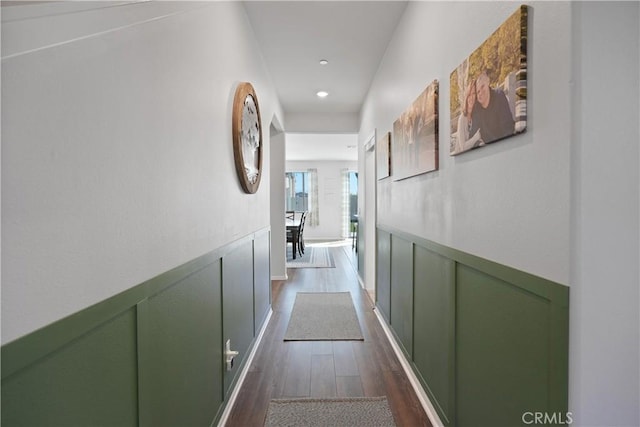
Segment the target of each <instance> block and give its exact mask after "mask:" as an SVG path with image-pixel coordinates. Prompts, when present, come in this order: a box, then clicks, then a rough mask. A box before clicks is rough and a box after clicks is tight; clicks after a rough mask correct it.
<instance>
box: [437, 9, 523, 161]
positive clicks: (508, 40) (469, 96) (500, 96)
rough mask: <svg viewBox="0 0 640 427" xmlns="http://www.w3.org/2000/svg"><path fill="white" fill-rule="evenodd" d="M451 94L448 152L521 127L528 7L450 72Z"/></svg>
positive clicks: (481, 143) (466, 148) (501, 136)
mask: <svg viewBox="0 0 640 427" xmlns="http://www.w3.org/2000/svg"><path fill="white" fill-rule="evenodd" d="M450 95H451V96H450V109H451V140H450V148H449V153H450V154H451V155H457V154H460V153H463V152H465V151H469V150H471V149H474V148H478V147H482V146H484V145H486V144H490V143H492V142H495V141H499V140H502V139H504V138H508V137H510V136H512V135H516V134H519V133H522V132H524V131H525V130H526V128H527V6H520V7H519V8H518V10H517V11H516V12H515V13H513V15H511V16H510V17H509V18H507V20H506V21H505V22H504V23H503V24H502V25H501V26H500V27H499V28H498V29H497V30H496V31H495V32H494V33H493V34H491V36H489V38H488V39H487V40H485V41H484V42H483V43H482V44H481V45H480V47H479V48H478V49H476V50H475V51H474V52H473V53H472V54H471V55H469V57H468V58H465V60H464V61H463V62H462V63H461V64H460V65H459V66H458V67H457V68H456V69H455V70H453V72H452V73H451V76H450Z"/></svg>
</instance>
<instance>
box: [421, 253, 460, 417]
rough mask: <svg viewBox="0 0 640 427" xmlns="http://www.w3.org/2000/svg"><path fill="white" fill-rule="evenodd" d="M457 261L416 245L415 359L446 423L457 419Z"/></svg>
mask: <svg viewBox="0 0 640 427" xmlns="http://www.w3.org/2000/svg"><path fill="white" fill-rule="evenodd" d="M454 268H455V263H454V262H453V261H452V260H450V259H448V258H446V257H444V256H442V255H439V254H437V253H435V252H432V251H430V250H427V249H425V248H423V247H421V246H418V245H416V246H415V249H414V276H415V285H414V290H413V292H414V309H413V311H414V314H413V316H414V322H415V323H414V333H413V337H414V341H413V355H414V357H413V361H414V363H415V367H416V369H417V371H418V372H419V373H420V378H421V380H422V383H423V386H424V387H425V390H426V391H427V393H428V394H429V397H430V398H431V401H432V402H433V403H434V406H435V407H436V409H437V410H438V412H439V416H440V418H441V419H442V420H443V422H445V423H446V424H450V422H451V420H452V419H453V406H454V398H455V394H454V389H453V387H452V385H453V384H454V363H453V362H454V347H453V344H454V341H453V339H452V337H453V334H454V332H455V329H454V326H455V325H454V322H455V294H454V292H453V291H454V287H453V286H452V283H453V280H454V274H455V270H454Z"/></svg>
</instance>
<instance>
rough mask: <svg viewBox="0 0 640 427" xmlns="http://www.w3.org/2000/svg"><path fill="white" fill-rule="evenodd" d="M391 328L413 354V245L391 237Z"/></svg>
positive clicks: (405, 347) (405, 348)
mask: <svg viewBox="0 0 640 427" xmlns="http://www.w3.org/2000/svg"><path fill="white" fill-rule="evenodd" d="M391 248H392V250H391V326H392V327H393V330H394V332H395V333H396V335H397V337H398V339H399V340H400V342H401V344H402V345H403V347H404V350H405V351H406V352H407V354H408V355H409V356H411V355H412V354H413V243H412V242H410V241H408V240H405V239H404V238H402V237H399V236H396V235H392V236H391Z"/></svg>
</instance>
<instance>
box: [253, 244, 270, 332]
mask: <svg viewBox="0 0 640 427" xmlns="http://www.w3.org/2000/svg"><path fill="white" fill-rule="evenodd" d="M270 236H271V235H270V234H269V233H268V232H264V233H261V234H259V235H256V238H255V240H254V244H253V254H254V259H253V262H254V266H253V271H254V272H255V284H254V295H255V302H254V306H255V309H254V316H253V317H254V319H255V324H254V327H253V330H254V332H253V334H254V336H255V335H257V334H258V331H260V327H261V326H262V324H263V323H264V321H265V319H266V318H267V315H268V314H269V308H270V307H271V265H270V262H269V254H270V250H271V239H270Z"/></svg>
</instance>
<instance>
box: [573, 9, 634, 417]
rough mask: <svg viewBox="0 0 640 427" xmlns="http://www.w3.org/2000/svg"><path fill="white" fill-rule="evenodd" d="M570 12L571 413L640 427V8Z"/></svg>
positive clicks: (575, 415)
mask: <svg viewBox="0 0 640 427" xmlns="http://www.w3.org/2000/svg"><path fill="white" fill-rule="evenodd" d="M574 8H575V10H574V14H573V21H574V29H573V40H574V41H575V44H574V48H573V66H574V69H575V73H574V79H573V81H574V88H575V90H574V95H573V106H574V114H573V117H572V119H573V120H572V130H573V133H574V139H573V144H572V157H573V159H572V164H571V170H572V172H571V176H572V179H573V186H572V215H571V217H572V226H573V228H572V231H573V241H572V244H573V248H572V252H573V255H572V279H571V311H570V316H571V318H570V324H571V328H570V365H569V378H570V379H571V381H570V389H569V401H570V408H571V410H572V411H573V413H574V420H575V422H576V424H577V425H580V426H587V425H590V426H603V425H607V426H638V425H640V404H639V402H640V370H639V369H640V368H639V366H640V342H639V339H640V314H639V313H640V302H639V298H640V291H639V283H640V276H639V273H638V265H639V264H640V251H639V247H638V246H639V243H638V240H639V232H640V231H639V226H638V222H639V213H638V212H639V206H638V204H639V203H640V196H639V194H640V183H639V182H640V176H639V173H638V171H639V170H640V160H639V158H638V157H639V155H640V150H639V147H640V123H639V121H640V119H639V117H640V106H639V102H640V101H639V100H640V83H639V80H638V76H640V41H639V40H640V30H639V26H640V7H639V3H638V2H626V3H613V2H606V3H605V2H584V3H578V4H576V5H575V6H574Z"/></svg>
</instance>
